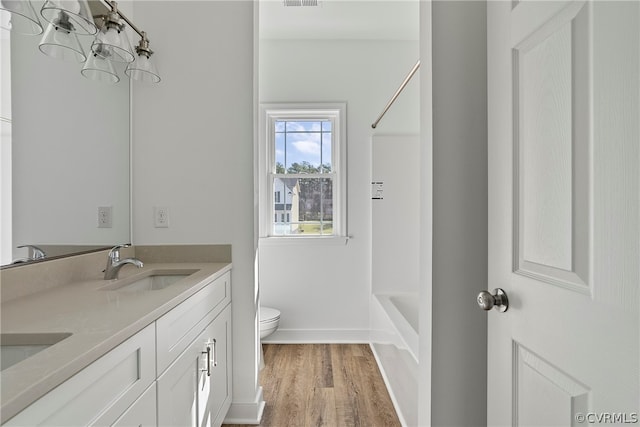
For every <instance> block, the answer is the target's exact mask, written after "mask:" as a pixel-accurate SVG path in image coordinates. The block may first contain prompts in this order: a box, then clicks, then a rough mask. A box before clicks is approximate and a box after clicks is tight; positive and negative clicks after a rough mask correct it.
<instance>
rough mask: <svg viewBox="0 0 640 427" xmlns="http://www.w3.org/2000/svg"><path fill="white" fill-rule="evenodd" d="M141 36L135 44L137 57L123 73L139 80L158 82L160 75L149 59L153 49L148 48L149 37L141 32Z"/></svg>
mask: <svg viewBox="0 0 640 427" xmlns="http://www.w3.org/2000/svg"><path fill="white" fill-rule="evenodd" d="M141 33H142V34H141V35H142V38H141V39H140V43H139V44H138V46H136V53H137V54H138V57H137V58H136V60H135V61H133V62H132V63H130V64H129V65H127V69H126V70H124V73H125V74H126V75H127V76H129V77H130V78H132V79H134V80H140V81H143V82H148V83H158V82H159V81H160V75H159V74H158V70H157V69H156V66H155V65H154V64H153V62H152V61H151V55H152V54H153V51H152V50H151V49H149V39H147V33H145V32H144V31H142V32H141Z"/></svg>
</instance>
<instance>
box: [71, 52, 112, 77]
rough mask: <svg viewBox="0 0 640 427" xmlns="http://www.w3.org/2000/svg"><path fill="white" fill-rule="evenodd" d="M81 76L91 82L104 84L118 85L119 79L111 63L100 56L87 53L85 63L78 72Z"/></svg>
mask: <svg viewBox="0 0 640 427" xmlns="http://www.w3.org/2000/svg"><path fill="white" fill-rule="evenodd" d="M80 72H81V73H82V75H83V76H85V77H86V78H88V79H91V80H97V81H100V82H104V83H111V84H113V83H118V82H119V81H120V77H119V76H118V73H116V70H115V68H114V66H113V63H112V62H111V61H107V60H106V59H104V58H103V57H102V56H100V55H96V54H95V53H93V52H91V53H89V57H88V58H87V62H85V63H84V66H83V67H82V70H81V71H80Z"/></svg>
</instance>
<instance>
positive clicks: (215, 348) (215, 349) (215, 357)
mask: <svg viewBox="0 0 640 427" xmlns="http://www.w3.org/2000/svg"><path fill="white" fill-rule="evenodd" d="M217 348H218V347H217V346H216V339H215V338H214V339H213V366H218V351H217Z"/></svg>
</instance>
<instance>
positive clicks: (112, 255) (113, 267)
mask: <svg viewBox="0 0 640 427" xmlns="http://www.w3.org/2000/svg"><path fill="white" fill-rule="evenodd" d="M129 246H131V245H130V244H126V245H118V246H114V247H113V248H112V249H111V250H110V251H109V255H108V256H107V268H105V269H104V280H111V279H117V278H118V272H119V271H120V269H121V268H122V267H124V266H125V265H127V264H132V265H135V266H136V267H138V268H141V267H143V266H144V264H143V263H142V261H140V260H139V259H136V258H125V259H122V260H121V259H120V248H128V247H129Z"/></svg>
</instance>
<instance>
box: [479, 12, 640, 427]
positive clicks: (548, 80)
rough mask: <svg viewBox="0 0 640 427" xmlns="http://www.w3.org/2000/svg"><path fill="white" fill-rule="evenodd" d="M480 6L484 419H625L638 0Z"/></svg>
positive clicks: (526, 422) (634, 276) (633, 274)
mask: <svg viewBox="0 0 640 427" xmlns="http://www.w3.org/2000/svg"><path fill="white" fill-rule="evenodd" d="M487 13H488V24H487V31H488V39H487V40H488V67H489V69H488V75H489V81H488V97H489V135H488V140H489V261H488V262H489V285H490V286H492V287H494V288H502V289H504V291H505V292H506V293H507V295H508V298H509V302H510V306H509V309H508V310H507V311H506V312H504V313H500V312H499V311H497V310H491V311H490V312H489V313H488V315H489V335H488V372H489V375H488V379H487V381H488V390H487V392H488V420H487V422H488V424H489V425H490V426H498V425H513V426H556V425H557V426H579V425H593V424H607V423H608V424H625V423H631V422H638V421H637V420H638V412H640V408H639V406H640V385H639V383H640V369H639V364H640V353H639V349H638V347H639V316H638V312H639V309H638V307H639V305H640V284H639V283H640V266H639V262H640V261H639V259H640V243H639V242H640V185H639V183H640V173H639V163H640V150H639V145H640V144H639V137H640V125H639V122H640V118H639V117H640V112H639V108H638V104H639V97H640V84H639V79H640V78H639V72H640V2H637V1H626V2H625V1H622V2H615V1H593V2H591V1H572V2H567V1H548V2H545V1H526V0H524V1H516V0H514V1H489V3H488V12H487Z"/></svg>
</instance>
